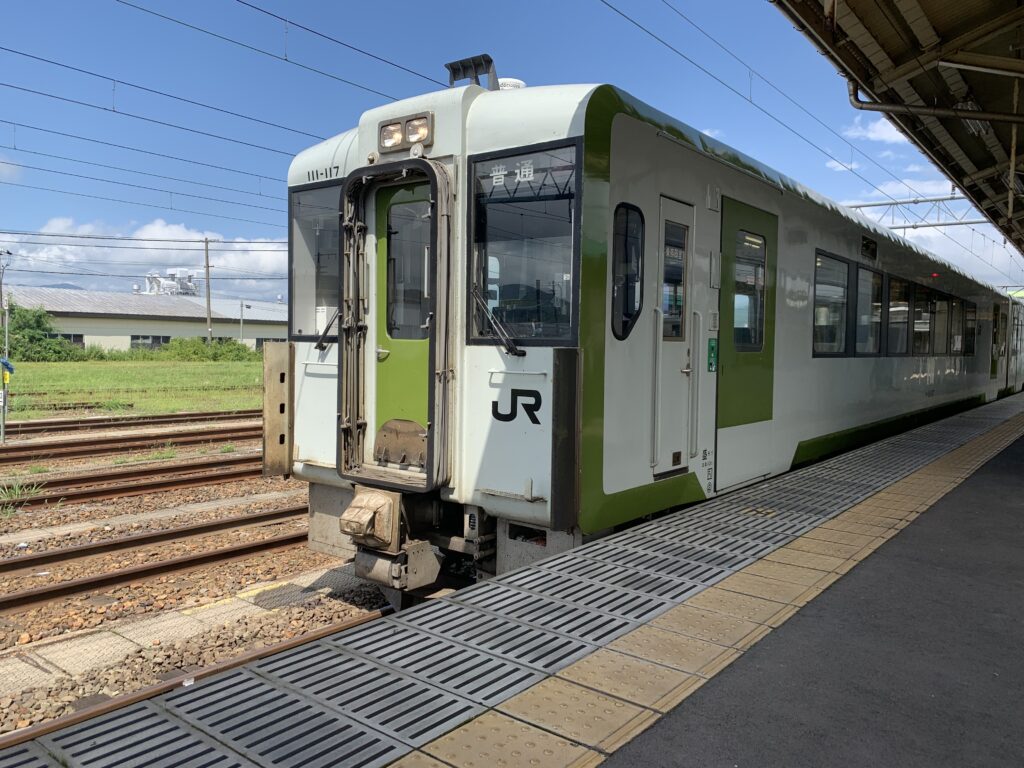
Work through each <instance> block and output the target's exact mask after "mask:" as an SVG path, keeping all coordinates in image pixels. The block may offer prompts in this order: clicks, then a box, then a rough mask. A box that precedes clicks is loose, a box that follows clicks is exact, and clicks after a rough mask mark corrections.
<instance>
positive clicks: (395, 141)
mask: <svg viewBox="0 0 1024 768" xmlns="http://www.w3.org/2000/svg"><path fill="white" fill-rule="evenodd" d="M433 123H434V116H433V114H431V113H429V112H428V113H426V114H422V115H410V116H409V117H403V118H399V119H397V120H389V121H388V122H386V123H381V124H380V130H379V133H378V136H379V141H378V143H379V145H380V150H381V152H393V151H394V150H396V149H404V148H406V147H411V146H412V145H413V144H423V145H424V146H426V145H428V144H431V143H432V142H433V141H434V135H433V133H434V131H433V127H434V125H433Z"/></svg>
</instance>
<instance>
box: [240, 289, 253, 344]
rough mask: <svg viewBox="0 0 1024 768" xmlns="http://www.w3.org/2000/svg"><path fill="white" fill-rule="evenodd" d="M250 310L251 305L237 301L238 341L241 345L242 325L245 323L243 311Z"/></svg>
mask: <svg viewBox="0 0 1024 768" xmlns="http://www.w3.org/2000/svg"><path fill="white" fill-rule="evenodd" d="M247 309H252V304H246V303H245V299H239V300H238V341H239V343H242V325H243V324H244V323H245V310H247Z"/></svg>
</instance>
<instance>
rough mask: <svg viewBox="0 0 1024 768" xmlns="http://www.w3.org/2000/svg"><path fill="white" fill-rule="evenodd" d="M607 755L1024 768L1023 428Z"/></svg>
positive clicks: (677, 760) (616, 758)
mask: <svg viewBox="0 0 1024 768" xmlns="http://www.w3.org/2000/svg"><path fill="white" fill-rule="evenodd" d="M605 765H606V766H608V768H625V766H640V765H642V766H645V768H658V766H672V767H673V768H683V767H684V766H701V768H714V767H715V766H724V767H726V768H734V767H738V768H745V767H746V766H762V767H764V766H786V768H796V767H797V766H814V767H815V768H820V767H822V766H844V767H846V768H849V767H851V766H900V767H901V768H909V767H910V766H922V767H924V766H927V767H928V768H936V767H937V766H956V767H957V768H960V767H962V766H985V768H991V767H994V766H1014V768H1019V766H1024V439H1019V440H1017V441H1016V442H1015V443H1014V444H1013V445H1011V446H1010V447H1009V448H1007V449H1006V450H1004V451H1003V452H1002V453H1000V454H998V455H997V456H996V457H995V458H993V459H992V460H991V461H989V462H988V463H987V464H986V465H985V466H983V467H982V468H981V469H980V470H979V471H977V472H976V473H975V474H974V475H973V476H972V477H970V478H969V479H968V480H967V481H965V482H964V483H963V484H962V485H960V486H959V487H958V488H957V489H956V490H954V491H952V492H951V493H949V494H948V495H947V496H945V497H944V498H942V499H941V500H940V501H939V502H938V503H937V504H936V505H935V506H934V507H932V509H931V510H929V512H928V514H927V515H925V516H922V517H921V518H920V519H919V520H917V521H915V522H914V524H913V525H911V526H909V527H908V528H907V529H906V530H904V531H903V532H902V533H901V534H900V536H898V537H896V538H895V539H893V540H892V541H890V542H888V543H887V544H886V546H884V547H882V548H881V549H879V550H878V551H877V552H876V553H875V554H874V555H873V556H872V557H871V558H869V559H868V560H866V561H865V562H864V563H862V564H861V565H860V566H859V567H858V568H856V569H855V570H853V571H852V572H851V573H850V574H848V575H847V576H846V577H845V578H843V579H841V580H840V581H839V582H837V583H836V584H835V585H833V587H832V588H831V589H829V590H828V591H827V592H825V593H823V594H822V595H821V596H820V597H818V598H817V599H816V600H814V601H813V602H811V603H810V604H809V605H808V606H806V607H805V608H804V609H803V610H801V611H800V612H799V613H798V614H796V616H794V617H793V618H792V619H790V620H789V621H788V622H786V623H785V624H784V625H783V626H781V627H780V628H778V629H777V630H775V631H774V632H772V633H771V634H770V635H769V636H768V637H766V638H765V639H764V640H762V641H761V642H760V643H758V644H757V645H756V646H755V647H753V648H752V649H751V650H750V651H748V652H747V653H746V654H745V655H744V656H743V658H741V659H739V660H738V661H736V662H735V663H733V664H732V665H731V666H730V667H728V668H726V669H725V670H724V671H723V672H721V673H720V674H718V675H717V676H716V677H714V678H713V679H712V680H710V681H709V682H708V683H706V684H705V685H704V686H703V687H702V688H700V689H699V690H698V691H697V692H695V693H694V694H693V695H692V696H690V697H689V698H688V699H687V700H686V701H684V702H683V703H682V704H681V705H680V706H679V707H677V708H676V709H675V710H673V711H672V712H670V713H669V714H667V715H666V716H664V717H663V718H662V719H661V720H660V721H659V722H658V723H657V724H655V725H654V726H652V727H651V728H650V729H649V730H647V731H646V732H644V733H643V734H641V735H640V736H638V737H637V738H636V739H634V740H633V741H632V742H630V743H629V744H628V745H626V746H625V747H623V748H622V749H621V750H619V751H618V752H616V753H615V754H614V755H612V756H611V757H609V758H608V759H607V761H606V763H605Z"/></svg>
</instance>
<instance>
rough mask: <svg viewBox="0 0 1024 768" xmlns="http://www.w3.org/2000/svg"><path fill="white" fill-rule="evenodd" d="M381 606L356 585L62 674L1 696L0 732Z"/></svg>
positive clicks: (367, 589) (372, 593) (372, 592)
mask: <svg viewBox="0 0 1024 768" xmlns="http://www.w3.org/2000/svg"><path fill="white" fill-rule="evenodd" d="M383 605H384V601H383V599H382V598H381V596H380V593H379V592H378V591H377V590H376V589H374V588H373V587H370V586H366V587H357V588H354V589H351V590H346V591H344V592H342V593H338V594H337V595H333V596H328V595H323V594H321V595H318V596H317V598H316V599H312V600H310V601H309V602H307V603H304V604H302V605H296V606H289V607H286V608H281V609H279V610H276V611H273V612H269V613H267V614H263V615H259V616H250V617H246V618H242V619H240V620H239V621H237V622H234V623H230V624H224V625H223V626H222V627H220V628H218V629H215V630H211V631H209V632H204V633H202V634H200V635H194V636H192V637H190V638H188V639H187V640H178V641H174V642H168V643H161V644H158V645H153V646H151V647H149V648H139V649H136V650H135V651H133V652H132V653H131V654H130V655H129V656H128V657H127V658H125V659H123V660H122V662H121V663H120V664H118V665H117V666H116V667H110V668H104V669H95V670H92V671H90V672H87V673H84V674H82V675H77V676H73V677H72V676H61V677H58V678H55V679H54V680H53V682H52V683H50V684H49V685H46V686H42V687H38V688H27V689H24V690H22V691H20V692H18V693H16V694H2V695H0V733H6V732H9V731H13V730H15V729H18V728H26V727H28V726H30V725H33V724H35V723H40V722H43V721H46V720H50V719H52V718H55V717H60V716H61V715H65V714H68V713H69V712H73V711H75V710H76V709H79V708H81V707H83V706H86V705H88V704H94V703H96V702H98V701H102V700H105V699H108V698H113V697H115V696H119V695H121V694H124V693H130V692H132V691H137V690H139V689H140V688H143V687H145V686H148V685H153V684H155V683H159V682H162V681H164V680H167V679H169V678H171V677H174V676H176V675H180V674H184V673H188V672H195V671H197V670H199V669H201V668H203V667H208V666H210V665H212V664H216V663H218V662H221V661H224V660H226V659H230V658H233V657H235V656H237V655H239V654H241V653H243V652H245V651H248V650H252V649H256V648H263V647H266V646H268V645H272V644H274V643H277V642H280V641H282V640H287V639H290V638H293V637H295V636H297V635H300V634H302V633H305V632H310V631H312V630H315V629H319V628H321V627H325V626H328V625H330V624H336V623H339V622H342V621H346V620H349V619H353V618H356V617H358V616H361V615H363V614H365V613H367V612H368V611H372V610H375V609H377V608H380V607H382V606H383Z"/></svg>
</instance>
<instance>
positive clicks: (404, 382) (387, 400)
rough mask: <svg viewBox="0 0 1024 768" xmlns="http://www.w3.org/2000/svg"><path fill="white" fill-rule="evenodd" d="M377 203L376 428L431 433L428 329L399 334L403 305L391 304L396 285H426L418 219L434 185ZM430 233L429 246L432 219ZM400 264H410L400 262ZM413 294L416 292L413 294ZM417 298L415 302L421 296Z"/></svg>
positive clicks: (385, 195)
mask: <svg viewBox="0 0 1024 768" xmlns="http://www.w3.org/2000/svg"><path fill="white" fill-rule="evenodd" d="M376 203H377V204H376V230H377V268H376V284H377V290H376V295H375V296H374V300H375V301H376V304H377V308H376V312H375V313H374V315H375V318H376V331H377V355H376V361H377V362H376V366H377V384H376V392H375V395H376V409H375V410H376V419H377V421H376V426H377V429H380V427H381V426H382V425H384V424H386V423H387V422H389V421H395V420H400V421H411V422H415V423H416V424H418V425H419V426H420V427H423V428H424V429H426V427H427V424H428V421H429V416H428V409H429V406H428V404H429V395H430V339H429V331H427V330H426V329H425V330H424V331H423V333H422V334H417V332H416V330H415V327H416V326H417V325H418V323H417V322H416V321H415V320H414V321H412V324H411V325H409V326H407V327H405V328H404V329H403V331H402V333H401V334H399V333H398V332H397V331H396V323H397V322H399V321H398V320H396V317H395V313H396V312H401V311H402V310H403V309H404V307H403V306H401V305H400V302H396V301H394V300H392V301H391V302H389V300H388V298H389V295H391V294H393V293H394V292H395V290H396V286H399V285H401V286H404V285H405V283H406V279H405V278H407V277H410V278H414V279H415V280H416V282H417V283H418V284H419V285H422V284H423V274H422V271H423V269H424V268H425V267H426V259H425V258H423V256H421V255H420V253H421V251H420V245H421V235H422V231H423V229H424V227H421V226H418V225H417V224H416V222H414V221H413V219H414V218H415V217H416V216H418V215H419V214H420V213H421V211H422V210H423V209H426V210H427V211H429V206H430V186H429V185H428V184H408V185H405V186H400V187H385V188H383V189H381V190H379V191H378V192H377V201H376ZM415 204H422V205H415ZM425 229H426V231H427V233H428V234H427V240H426V244H429V229H430V227H429V220H427V222H426V227H425ZM427 255H428V256H429V251H428V252H427ZM413 256H415V263H413V259H412V258H411V257H413ZM397 261H402V262H404V263H403V264H396V262H397ZM389 263H390V266H391V272H390V274H389ZM410 267H412V268H414V269H415V270H417V271H412V269H410ZM412 290H413V289H412V288H410V292H411V291H412ZM413 296H414V298H415V294H413ZM399 320H400V319H399ZM410 329H411V330H410ZM393 333H394V334H395V335H410V334H413V335H422V336H423V338H392V334H393Z"/></svg>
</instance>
